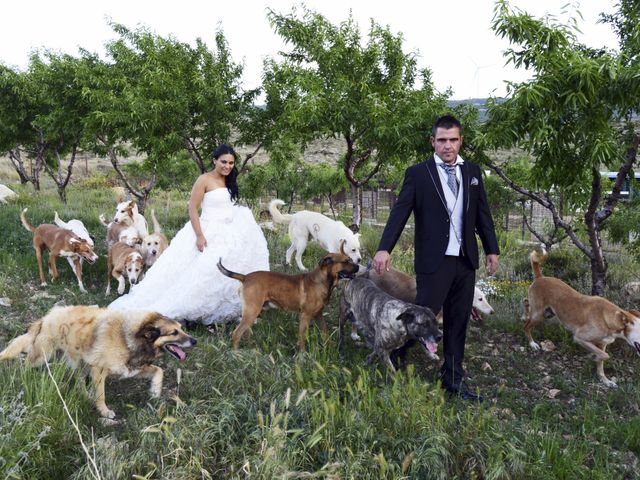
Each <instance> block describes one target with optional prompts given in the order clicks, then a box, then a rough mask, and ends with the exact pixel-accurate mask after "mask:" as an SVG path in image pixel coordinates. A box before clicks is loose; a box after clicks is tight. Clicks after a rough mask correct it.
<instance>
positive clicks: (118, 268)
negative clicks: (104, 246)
mask: <svg viewBox="0 0 640 480" xmlns="http://www.w3.org/2000/svg"><path fill="white" fill-rule="evenodd" d="M143 270H144V259H143V258H142V254H141V253H140V252H139V251H138V250H137V249H136V248H134V247H131V246H129V245H127V244H126V243H124V242H117V243H114V244H113V245H112V246H111V248H110V249H109V253H108V255H107V290H106V292H105V295H109V294H110V293H111V277H113V278H115V279H116V280H118V295H122V294H123V293H124V289H125V283H126V282H125V278H126V279H127V280H128V281H129V287H131V285H135V284H136V283H138V282H139V281H140V280H142V274H143Z"/></svg>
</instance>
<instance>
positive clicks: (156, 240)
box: [142, 210, 169, 267]
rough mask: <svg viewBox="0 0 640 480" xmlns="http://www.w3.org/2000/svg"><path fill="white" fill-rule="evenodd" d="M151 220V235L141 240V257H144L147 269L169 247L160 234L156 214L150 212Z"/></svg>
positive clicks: (160, 229)
mask: <svg viewBox="0 0 640 480" xmlns="http://www.w3.org/2000/svg"><path fill="white" fill-rule="evenodd" d="M151 219H152V220H153V233H151V234H149V235H147V236H146V237H144V238H143V239H142V255H143V257H144V263H145V265H146V266H147V267H150V266H151V265H153V264H154V263H156V260H158V258H160V255H162V252H164V251H165V250H166V249H167V247H168V246H169V241H168V240H167V237H165V236H164V233H162V228H161V227H160V224H159V223H158V220H157V219H156V213H155V212H154V211H153V210H151Z"/></svg>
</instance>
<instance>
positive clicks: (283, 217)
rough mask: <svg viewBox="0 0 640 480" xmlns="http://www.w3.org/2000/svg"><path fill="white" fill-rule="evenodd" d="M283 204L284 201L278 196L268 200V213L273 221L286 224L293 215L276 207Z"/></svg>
mask: <svg viewBox="0 0 640 480" xmlns="http://www.w3.org/2000/svg"><path fill="white" fill-rule="evenodd" d="M284 204H285V203H284V202H283V201H282V200H280V199H279V198H274V199H273V200H271V201H270V202H269V213H270V214H271V217H272V218H273V221H274V222H276V223H282V224H285V225H286V224H288V223H290V222H291V218H292V217H293V215H290V214H288V213H282V212H280V210H278V207H281V206H282V205H284Z"/></svg>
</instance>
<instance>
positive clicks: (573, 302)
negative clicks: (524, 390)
mask: <svg viewBox="0 0 640 480" xmlns="http://www.w3.org/2000/svg"><path fill="white" fill-rule="evenodd" d="M546 258H547V256H546V254H545V255H538V253H536V252H531V254H530V255H529V259H530V260H531V268H532V269H533V273H534V275H535V280H534V281H533V283H532V284H531V286H530V287H529V295H528V298H525V299H524V300H523V304H524V315H523V320H524V321H525V324H524V332H525V335H526V336H527V339H528V340H529V346H530V347H531V348H532V349H534V350H539V349H540V345H538V344H537V343H536V342H535V341H534V340H533V337H532V336H531V329H532V328H533V327H535V326H536V325H538V324H541V323H542V322H544V321H545V320H546V319H548V318H552V317H554V316H555V317H558V320H559V321H560V323H561V324H562V325H564V327H565V328H567V329H568V330H569V331H571V333H573V340H574V341H575V342H576V343H577V344H579V345H582V346H583V347H584V348H586V349H587V350H588V351H589V352H591V353H592V354H593V355H594V358H595V362H596V371H597V373H598V377H599V378H600V380H601V381H602V383H604V384H605V385H606V386H608V387H615V386H616V384H615V382H613V381H611V380H609V379H608V378H607V377H606V375H605V374H604V368H603V362H604V361H605V360H607V359H608V358H609V354H608V353H607V352H606V351H605V350H606V348H607V345H609V344H610V343H612V342H614V341H615V339H616V338H623V339H625V340H626V341H627V343H629V345H631V346H632V347H634V348H635V349H636V350H637V352H638V353H639V354H640V312H638V311H636V310H629V311H626V310H623V309H621V308H620V307H618V306H617V305H614V304H613V303H611V302H610V301H609V300H607V299H605V298H602V297H597V296H590V295H583V294H581V293H579V292H577V291H575V290H574V289H573V288H571V287H570V286H569V285H567V284H566V283H564V282H563V281H562V280H559V279H557V278H553V277H545V276H543V275H542V271H541V270H540V263H541V262H542V261H544V260H545V259H546Z"/></svg>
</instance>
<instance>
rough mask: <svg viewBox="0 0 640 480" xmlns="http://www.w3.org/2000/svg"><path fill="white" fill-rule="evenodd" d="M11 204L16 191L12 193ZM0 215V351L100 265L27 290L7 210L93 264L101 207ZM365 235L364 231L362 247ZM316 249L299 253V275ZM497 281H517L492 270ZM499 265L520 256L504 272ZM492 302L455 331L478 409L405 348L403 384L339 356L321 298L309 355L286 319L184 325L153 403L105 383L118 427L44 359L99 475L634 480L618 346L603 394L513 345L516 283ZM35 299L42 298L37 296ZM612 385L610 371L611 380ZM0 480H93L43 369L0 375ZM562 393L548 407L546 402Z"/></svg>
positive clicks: (544, 332)
mask: <svg viewBox="0 0 640 480" xmlns="http://www.w3.org/2000/svg"><path fill="white" fill-rule="evenodd" d="M18 190H20V189H19V188H18ZM27 191H28V188H25V191H21V192H20V193H21V196H20V198H19V199H18V200H17V201H16V202H14V203H12V204H10V205H8V206H5V207H3V208H2V209H0V225H2V226H3V232H6V233H4V234H3V235H2V236H0V270H1V271H2V272H3V276H2V277H0V296H5V297H8V298H9V299H10V300H11V301H12V306H11V307H9V308H3V307H0V308H3V310H1V311H0V315H1V316H2V322H0V345H1V346H4V345H5V344H6V342H7V341H8V339H10V338H11V337H13V336H14V335H16V334H17V333H19V332H21V331H22V330H24V328H25V326H26V323H27V322H28V321H31V320H34V319H36V318H38V317H40V316H42V315H43V314H44V313H45V312H46V311H47V310H48V309H49V308H51V306H52V305H54V304H55V303H58V302H64V303H67V304H99V305H106V304H107V303H108V301H109V300H110V299H107V298H105V296H104V288H105V281H106V267H105V261H104V258H101V259H100V260H99V262H98V263H97V264H96V265H93V266H87V265H85V273H86V277H87V279H88V280H87V282H85V283H86V285H87V288H88V289H89V293H88V294H81V293H80V292H79V291H78V290H77V285H76V283H75V280H74V277H73V274H72V273H71V272H70V271H69V269H68V266H67V265H66V263H65V264H63V263H62V262H60V268H59V270H60V272H61V279H60V281H59V282H58V283H57V284H55V285H49V287H46V288H41V287H40V286H39V281H38V277H37V266H36V263H35V258H34V255H33V250H32V247H31V237H30V234H29V233H28V232H26V231H25V230H24V229H23V228H22V227H21V226H20V224H19V220H18V214H19V212H20V210H21V209H22V208H24V207H25V206H28V207H29V213H28V215H29V218H30V220H31V221H32V223H34V224H38V223H41V222H44V221H48V222H51V221H52V219H53V211H54V210H57V211H58V212H59V213H60V215H61V216H62V217H63V218H72V217H73V218H80V219H82V220H83V221H84V222H85V224H86V225H87V227H88V228H89V230H90V231H91V232H92V233H93V234H94V235H95V237H96V239H97V250H98V254H99V255H101V257H104V254H105V246H104V243H102V241H101V238H103V236H104V230H103V227H102V226H101V225H99V223H98V220H97V216H98V214H99V213H103V212H104V213H110V212H111V211H112V209H113V205H114V200H113V198H112V197H110V195H109V194H108V193H106V192H105V191H104V190H101V189H100V188H95V189H94V188H84V189H80V188H78V189H76V188H72V189H71V190H70V191H69V204H68V205H62V204H60V203H59V202H58V201H57V199H56V197H55V193H54V192H50V191H44V192H42V193H41V194H39V195H38V196H34V197H31V196H30V195H26V194H25V193H27ZM150 207H152V208H155V210H156V215H157V216H158V219H159V220H160V223H161V224H162V226H163V227H164V228H165V229H166V231H168V232H169V233H170V235H171V234H173V233H174V232H175V231H177V229H179V228H180V227H181V226H182V225H183V223H184V222H185V221H186V195H185V194H183V193H180V192H168V193H164V192H163V193H162V194H161V195H159V196H158V197H156V198H154V199H152V201H151V205H150ZM266 236H267V241H268V243H269V248H270V254H271V259H270V261H271V266H272V268H273V269H276V270H280V271H288V272H295V271H297V270H296V268H295V267H291V266H286V265H284V252H285V250H286V248H287V247H288V245H289V243H288V240H287V238H286V235H285V234H284V233H283V232H277V233H267V234H266ZM378 236H379V232H377V231H375V230H372V229H365V230H364V231H363V236H362V237H363V243H364V244H365V247H366V250H367V251H368V252H369V253H372V251H373V250H375V246H376V243H377V237H378ZM405 236H406V237H407V238H406V239H405V238H403V240H402V242H403V243H402V244H401V245H399V247H398V250H397V251H395V252H394V260H395V261H396V263H395V264H396V266H398V267H399V268H402V269H403V270H405V271H409V272H410V271H411V269H412V253H411V250H410V248H409V246H410V244H411V240H412V239H411V237H410V234H409V235H405ZM321 255H322V251H321V250H320V249H319V247H317V246H316V245H311V246H310V248H309V249H308V250H307V252H306V253H305V257H304V259H305V263H306V264H307V266H309V267H310V266H312V265H313V264H314V263H316V262H317V261H318V259H319V258H320V257H321ZM503 261H504V263H505V265H504V266H505V270H504V271H507V272H508V271H515V267H513V268H512V266H511V265H510V264H509V262H511V261H512V260H511V259H509V256H508V254H507V255H504V256H503ZM513 262H514V263H513V265H515V263H516V259H513ZM499 280H500V281H501V282H503V283H502V284H500V285H499V286H500V288H499V289H498V292H497V293H496V295H494V296H493V297H489V300H490V301H491V303H492V304H493V306H494V308H495V309H496V311H497V312H498V313H496V315H494V316H493V317H490V318H488V319H487V320H486V322H485V324H484V325H476V324H473V325H472V326H471V328H470V330H469V336H468V341H467V344H468V349H467V358H466V368H467V371H468V373H469V376H470V379H469V381H470V384H471V385H472V386H473V387H478V388H480V389H481V391H482V392H483V394H484V395H485V396H486V397H487V398H488V399H489V401H488V402H486V403H485V404H483V405H482V406H477V405H471V404H467V403H464V402H462V401H459V400H449V399H447V398H446V397H445V396H443V394H442V391H441V390H440V389H439V386H438V384H437V382H436V381H435V380H434V378H435V377H436V372H437V370H438V365H437V364H436V363H434V362H430V361H428V360H426V359H425V358H424V356H423V354H422V353H421V352H420V351H418V350H416V351H412V352H411V354H410V360H411V361H412V365H410V367H409V368H408V369H407V371H406V372H402V373H399V374H396V375H392V374H390V373H389V372H388V371H387V370H386V369H385V368H384V366H381V365H379V364H374V365H367V364H366V358H367V355H368V352H367V351H366V349H365V348H363V347H359V346H357V345H354V344H353V343H352V342H351V341H350V339H348V338H347V339H345V341H344V346H343V348H341V349H340V348H338V332H337V328H336V327H337V316H338V306H337V300H338V296H339V292H337V291H336V292H335V293H334V295H333V298H332V301H331V303H330V304H329V306H328V307H327V309H326V317H325V318H326V319H327V320H328V322H329V324H330V326H331V330H330V334H329V335H328V336H327V337H324V336H323V335H321V334H320V332H319V330H318V329H317V328H315V327H314V328H311V329H310V332H309V341H308V344H309V349H308V352H306V353H298V352H297V351H296V347H295V344H296V336H297V318H296V316H295V315H293V314H289V313H285V312H281V311H275V310H270V311H266V312H263V314H262V315H261V317H260V320H259V321H258V323H257V324H256V325H255V326H254V327H253V329H252V333H251V334H249V335H245V336H244V337H243V339H242V342H241V344H240V349H239V350H238V351H237V352H234V351H231V350H230V346H229V335H230V333H231V331H232V329H233V327H234V325H221V326H217V327H214V328H211V329H207V328H205V327H197V328H195V329H193V330H192V332H191V333H192V334H193V335H194V336H196V337H197V338H198V340H199V343H198V346H197V347H196V348H195V349H193V352H192V353H191V354H190V356H189V358H188V359H187V362H186V363H184V364H181V365H180V367H181V370H182V381H181V382H180V384H179V385H178V382H177V377H176V368H177V364H176V363H175V362H174V361H172V360H171V359H168V358H161V359H159V360H158V364H159V365H161V366H163V368H164V369H165V385H164V389H163V396H162V398H160V399H150V398H149V395H148V384H147V382H146V381H145V380H143V379H135V378H134V379H128V380H113V379H111V380H109V381H108V382H107V386H106V395H107V402H108V404H109V406H110V407H111V408H112V409H113V410H115V412H116V414H117V416H118V418H119V419H120V423H119V424H118V425H115V426H107V425H103V424H102V423H101V422H100V421H99V419H98V414H97V412H96V411H95V408H94V406H93V403H92V401H91V400H90V398H89V389H88V387H87V384H86V381H85V379H84V377H83V375H82V372H80V371H72V370H70V369H69V368H68V367H67V366H66V365H65V364H64V363H61V362H54V364H53V365H52V374H53V376H54V378H55V381H56V383H57V384H58V385H59V387H60V391H61V393H62V395H63V398H64V401H65V403H66V404H67V405H68V407H69V410H70V412H71V415H72V416H73V417H74V419H76V421H77V423H78V427H79V429H80V434H81V437H82V438H83V439H84V441H85V442H86V443H87V447H88V449H89V451H90V452H91V453H92V455H93V457H94V458H95V461H96V465H97V469H98V471H99V472H100V475H101V476H102V478H105V479H106V478H109V479H111V478H149V479H151V478H185V479H191V478H194V479H195V478H205V479H209V478H210V479H217V478H248V477H249V478H269V479H271V478H328V479H337V478H358V479H360V478H389V479H391V478H393V479H398V478H420V479H423V478H426V479H431V478H433V479H449V478H461V479H463V478H464V479H471V478H478V479H480V478H487V479H539V478H564V479H575V478H601V479H612V478H638V474H637V472H638V460H637V455H638V454H640V422H639V421H637V419H636V416H637V412H638V405H639V397H638V393H639V388H638V387H639V382H638V380H637V376H636V374H635V366H636V365H637V362H638V359H637V358H636V357H635V354H634V353H633V351H632V349H631V348H628V347H627V346H625V345H623V344H622V343H621V342H618V343H616V344H614V345H613V346H612V348H611V349H610V350H611V355H612V359H611V360H610V361H608V362H607V364H606V368H607V371H608V374H610V375H611V376H615V377H617V379H618V383H619V384H620V388H619V389H617V390H609V389H605V388H603V387H601V386H600V384H599V383H598V381H597V378H596V376H595V374H594V366H593V362H592V361H591V360H590V359H589V358H587V357H586V355H585V352H584V351H583V350H582V349H581V348H580V347H578V346H576V345H575V344H574V343H573V342H572V340H571V336H570V335H569V334H568V333H567V332H566V331H564V330H563V329H562V328H560V327H558V326H557V325H548V326H545V327H544V328H542V329H540V330H538V331H536V332H535V335H536V338H538V339H546V340H551V341H552V342H553V344H554V345H555V347H556V348H555V350H553V351H549V352H530V351H528V350H527V349H526V348H524V345H525V344H524V340H523V335H522V325H521V324H520V320H519V317H520V301H521V299H522V296H523V294H524V292H526V282H523V281H522V279H519V281H518V282H515V281H513V279H509V278H507V277H506V276H505V277H503V278H500V279H499ZM42 294H46V295H42ZM609 372H611V373H609ZM0 378H2V379H3V386H2V389H0V477H2V478H5V477H6V478H61V479H62V478H65V479H66V478H72V479H85V478H92V473H91V472H92V470H91V468H92V466H91V465H90V464H89V463H88V462H87V457H86V455H85V453H84V452H83V450H82V447H81V445H80V442H79V437H78V434H77V432H76V431H75V430H74V428H73V426H72V424H71V422H70V421H69V419H68V418H67V417H66V416H65V413H64V410H63V405H62V402H61V401H60V399H59V398H58V395H57V393H56V389H55V385H54V382H53V381H52V379H51V378H49V376H48V375H47V373H46V370H45V369H43V368H28V367H26V366H24V365H22V363H21V362H19V361H15V362H6V363H0ZM552 389H557V390H559V391H560V392H559V393H558V394H557V395H555V396H553V398H552V396H550V394H549V392H550V391H551V390H552Z"/></svg>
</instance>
